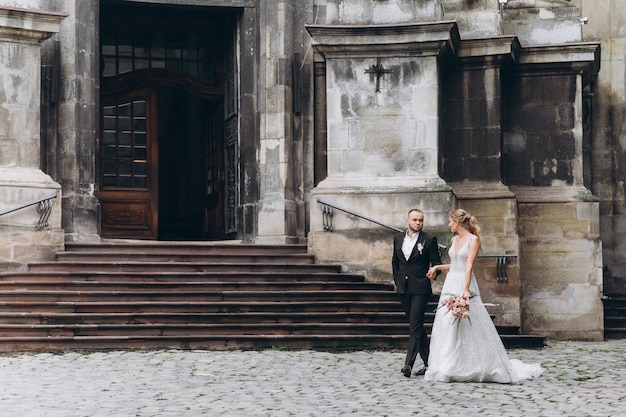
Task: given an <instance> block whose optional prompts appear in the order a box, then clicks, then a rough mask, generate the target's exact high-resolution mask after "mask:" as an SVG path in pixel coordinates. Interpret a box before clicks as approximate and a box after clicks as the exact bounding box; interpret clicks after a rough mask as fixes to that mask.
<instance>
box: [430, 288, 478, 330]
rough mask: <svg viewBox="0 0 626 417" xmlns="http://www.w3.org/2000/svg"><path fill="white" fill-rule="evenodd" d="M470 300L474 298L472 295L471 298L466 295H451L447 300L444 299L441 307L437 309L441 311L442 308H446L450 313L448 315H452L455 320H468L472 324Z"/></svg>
mask: <svg viewBox="0 0 626 417" xmlns="http://www.w3.org/2000/svg"><path fill="white" fill-rule="evenodd" d="M470 298H472V295H470V296H469V297H468V296H466V295H463V294H461V295H454V294H450V295H448V296H447V297H446V298H443V299H442V300H441V302H440V304H441V305H440V306H439V307H438V308H437V309H440V308H442V307H446V308H447V309H448V311H447V312H446V313H448V312H449V313H450V314H452V317H454V320H455V321H457V320H459V321H460V320H461V319H467V320H468V321H469V322H470V324H471V321H470V312H469V308H470Z"/></svg>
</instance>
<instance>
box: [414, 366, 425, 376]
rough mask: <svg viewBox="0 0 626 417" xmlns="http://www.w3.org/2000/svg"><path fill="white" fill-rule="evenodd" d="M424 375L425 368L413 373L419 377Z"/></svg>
mask: <svg viewBox="0 0 626 417" xmlns="http://www.w3.org/2000/svg"><path fill="white" fill-rule="evenodd" d="M425 373H426V368H422V369H419V370H417V371H415V372H413V375H415V376H420V375H424V374H425Z"/></svg>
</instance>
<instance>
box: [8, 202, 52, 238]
mask: <svg viewBox="0 0 626 417" xmlns="http://www.w3.org/2000/svg"><path fill="white" fill-rule="evenodd" d="M53 198H57V196H56V195H53V196H50V197H45V198H42V199H39V200H37V201H33V202H31V203H28V204H23V205H21V206H19V207H15V208H12V209H10V210H7V211H3V212H1V213H0V216H4V215H5V214H9V213H13V212H15V211H18V210H22V209H25V208H27V207H31V206H34V205H37V213H39V221H38V222H37V225H36V226H35V229H37V230H41V229H43V228H44V227H46V226H48V219H49V218H50V214H51V213H52V199H53Z"/></svg>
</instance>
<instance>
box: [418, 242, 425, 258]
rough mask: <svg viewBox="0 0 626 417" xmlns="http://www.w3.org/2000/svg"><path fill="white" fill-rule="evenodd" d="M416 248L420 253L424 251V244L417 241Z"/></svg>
mask: <svg viewBox="0 0 626 417" xmlns="http://www.w3.org/2000/svg"><path fill="white" fill-rule="evenodd" d="M417 250H418V252H419V253H420V255H421V254H422V252H424V245H423V244H422V243H418V244H417Z"/></svg>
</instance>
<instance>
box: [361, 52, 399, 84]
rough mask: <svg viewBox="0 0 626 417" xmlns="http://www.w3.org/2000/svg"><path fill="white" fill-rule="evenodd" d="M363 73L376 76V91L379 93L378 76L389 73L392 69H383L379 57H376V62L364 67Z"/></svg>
mask: <svg viewBox="0 0 626 417" xmlns="http://www.w3.org/2000/svg"><path fill="white" fill-rule="evenodd" d="M364 72H365V74H374V76H375V77H376V92H377V93H380V77H382V76H383V75H385V74H391V73H392V72H393V71H392V70H390V69H385V67H383V64H381V63H380V57H379V58H376V64H374V65H372V66H371V67H369V68H368V69H366V70H365V71H364Z"/></svg>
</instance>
